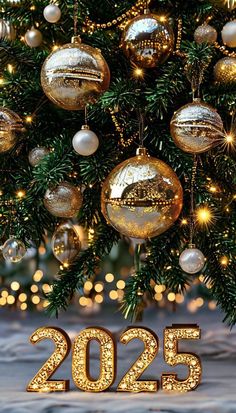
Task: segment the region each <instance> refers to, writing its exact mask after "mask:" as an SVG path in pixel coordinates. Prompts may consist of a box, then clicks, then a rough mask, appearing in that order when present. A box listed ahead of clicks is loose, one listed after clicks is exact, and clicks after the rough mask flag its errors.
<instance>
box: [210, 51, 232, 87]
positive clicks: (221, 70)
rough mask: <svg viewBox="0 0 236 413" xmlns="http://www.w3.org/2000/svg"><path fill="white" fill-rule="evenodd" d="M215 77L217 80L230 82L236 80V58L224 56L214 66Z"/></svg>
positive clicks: (224, 82) (222, 82) (223, 82)
mask: <svg viewBox="0 0 236 413" xmlns="http://www.w3.org/2000/svg"><path fill="white" fill-rule="evenodd" d="M214 77H215V80H216V82H218V83H221V84H230V83H235V82H236V58H235V57H223V59H220V60H219V61H218V62H217V63H216V65H215V67H214Z"/></svg>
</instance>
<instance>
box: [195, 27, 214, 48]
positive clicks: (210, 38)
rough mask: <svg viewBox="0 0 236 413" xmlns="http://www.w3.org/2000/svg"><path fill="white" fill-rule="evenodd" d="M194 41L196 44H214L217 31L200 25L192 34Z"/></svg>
mask: <svg viewBox="0 0 236 413" xmlns="http://www.w3.org/2000/svg"><path fill="white" fill-rule="evenodd" d="M194 40H195V42H196V43H198V44H201V43H207V44H214V43H215V42H216V40H217V31H216V29H215V28H214V27H212V26H210V25H209V24H202V25H201V26H199V27H197V28H196V30H195V32H194Z"/></svg>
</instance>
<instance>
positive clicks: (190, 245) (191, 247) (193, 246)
mask: <svg viewBox="0 0 236 413" xmlns="http://www.w3.org/2000/svg"><path fill="white" fill-rule="evenodd" d="M188 247H189V248H190V249H191V250H192V249H194V248H195V247H196V245H195V244H192V243H191V244H188Z"/></svg>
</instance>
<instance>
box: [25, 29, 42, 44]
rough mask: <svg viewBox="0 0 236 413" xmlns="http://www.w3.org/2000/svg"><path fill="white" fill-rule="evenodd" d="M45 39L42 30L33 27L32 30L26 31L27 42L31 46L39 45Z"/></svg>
mask: <svg viewBox="0 0 236 413" xmlns="http://www.w3.org/2000/svg"><path fill="white" fill-rule="evenodd" d="M42 41H43V35H42V33H41V32H40V30H38V29H35V27H31V29H30V30H27V32H26V33H25V43H26V44H27V45H28V46H29V47H39V46H40V45H41V43H42Z"/></svg>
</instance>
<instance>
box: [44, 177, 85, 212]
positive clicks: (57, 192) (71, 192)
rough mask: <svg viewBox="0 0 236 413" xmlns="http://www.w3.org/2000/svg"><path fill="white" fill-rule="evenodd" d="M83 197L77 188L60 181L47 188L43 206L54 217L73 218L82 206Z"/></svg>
mask: <svg viewBox="0 0 236 413" xmlns="http://www.w3.org/2000/svg"><path fill="white" fill-rule="evenodd" d="M82 202H83V197H82V194H81V191H80V189H79V188H76V187H75V186H73V185H71V184H69V183H68V182H61V183H60V184H59V185H57V186H56V187H55V188H53V189H48V190H47V191H46V194H45V196H44V206H45V208H46V209H47V210H48V211H49V212H50V214H52V215H54V216H55V217H61V218H73V217H74V216H75V215H76V214H77V213H78V212H79V209H80V208H81V206H82Z"/></svg>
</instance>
